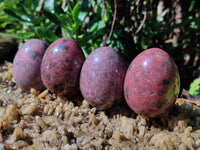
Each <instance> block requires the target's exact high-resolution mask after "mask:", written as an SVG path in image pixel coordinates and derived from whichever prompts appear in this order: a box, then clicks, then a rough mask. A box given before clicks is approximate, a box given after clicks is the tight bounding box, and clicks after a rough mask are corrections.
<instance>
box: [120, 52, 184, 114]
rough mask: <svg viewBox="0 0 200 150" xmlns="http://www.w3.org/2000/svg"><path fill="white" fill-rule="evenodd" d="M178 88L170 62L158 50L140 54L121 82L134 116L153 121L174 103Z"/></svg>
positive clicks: (175, 70) (164, 54)
mask: <svg viewBox="0 0 200 150" xmlns="http://www.w3.org/2000/svg"><path fill="white" fill-rule="evenodd" d="M179 88H180V79H179V72H178V69H177V66H176V64H175V62H174V60H173V59H172V58H171V57H170V56H169V54H168V53H167V52H165V51H164V50H162V49H159V48H150V49H147V50H145V51H143V52H142V53H140V54H139V55H138V56H137V57H136V58H135V59H134V60H133V61H132V62H131V64H130V66H129V68H128V70H127V73H126V76H125V81H124V95H125V99H126V102H127V104H128V105H129V107H130V108H131V109H132V110H134V111H135V112H136V113H137V114H140V115H143V116H146V117H149V118H155V117H160V116H162V115H164V114H165V113H166V112H167V111H168V110H169V109H170V108H171V107H172V106H173V105H174V103H175V100H176V98H177V96H178V93H179Z"/></svg>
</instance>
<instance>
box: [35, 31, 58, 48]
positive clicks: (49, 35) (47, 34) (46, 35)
mask: <svg viewBox="0 0 200 150" xmlns="http://www.w3.org/2000/svg"><path fill="white" fill-rule="evenodd" d="M35 31H36V33H37V35H38V36H39V38H40V39H41V40H43V41H45V42H47V43H48V44H51V43H52V42H54V41H55V40H57V39H58V38H59V37H58V36H57V35H56V34H54V33H53V32H52V31H51V30H48V29H47V28H45V27H36V28H35Z"/></svg>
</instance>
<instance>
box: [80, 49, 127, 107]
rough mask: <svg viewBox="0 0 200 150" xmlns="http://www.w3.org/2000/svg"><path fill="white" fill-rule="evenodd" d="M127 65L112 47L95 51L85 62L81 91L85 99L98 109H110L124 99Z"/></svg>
mask: <svg viewBox="0 0 200 150" xmlns="http://www.w3.org/2000/svg"><path fill="white" fill-rule="evenodd" d="M126 70H127V65H126V63H125V61H124V59H123V58H122V57H121V55H120V54H119V53H118V52H117V51H116V50H114V49H113V48H111V47H100V48H97V49H96V50H94V51H93V52H92V53H91V54H90V55H89V56H88V57H87V59H86V60H85V62H84V64H83V67H82V70H81V75H80V89H81V93H82V95H83V97H84V98H85V99H86V100H87V101H88V102H89V103H90V104H91V105H92V106H95V107H97V108H98V109H108V108H110V107H111V106H112V105H113V103H119V102H120V100H121V99H122V97H123V83H124V77H125V74H126Z"/></svg>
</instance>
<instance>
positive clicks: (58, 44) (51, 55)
mask: <svg viewBox="0 0 200 150" xmlns="http://www.w3.org/2000/svg"><path fill="white" fill-rule="evenodd" d="M84 60H85V56H84V54H83V51H82V49H81V47H80V46H79V45H78V43H77V42H76V41H75V40H73V39H70V38H60V39H58V40H56V41H54V42H53V43H52V44H51V45H50V46H49V47H48V48H47V50H46V52H45V54H44V57H43V60H42V65H41V77H42V81H43V83H44V85H45V87H46V88H47V89H48V90H49V91H50V92H52V93H55V94H57V95H60V96H72V95H73V94H74V93H75V92H76V91H77V90H78V89H79V76H80V71H81V67H82V65H83V62H84Z"/></svg>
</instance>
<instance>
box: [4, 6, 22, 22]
mask: <svg viewBox="0 0 200 150" xmlns="http://www.w3.org/2000/svg"><path fill="white" fill-rule="evenodd" d="M4 12H5V13H6V14H7V15H9V16H10V17H12V18H14V19H15V20H17V21H25V20H24V19H22V18H21V17H19V16H18V15H16V13H15V12H13V11H12V10H9V9H4Z"/></svg>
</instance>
